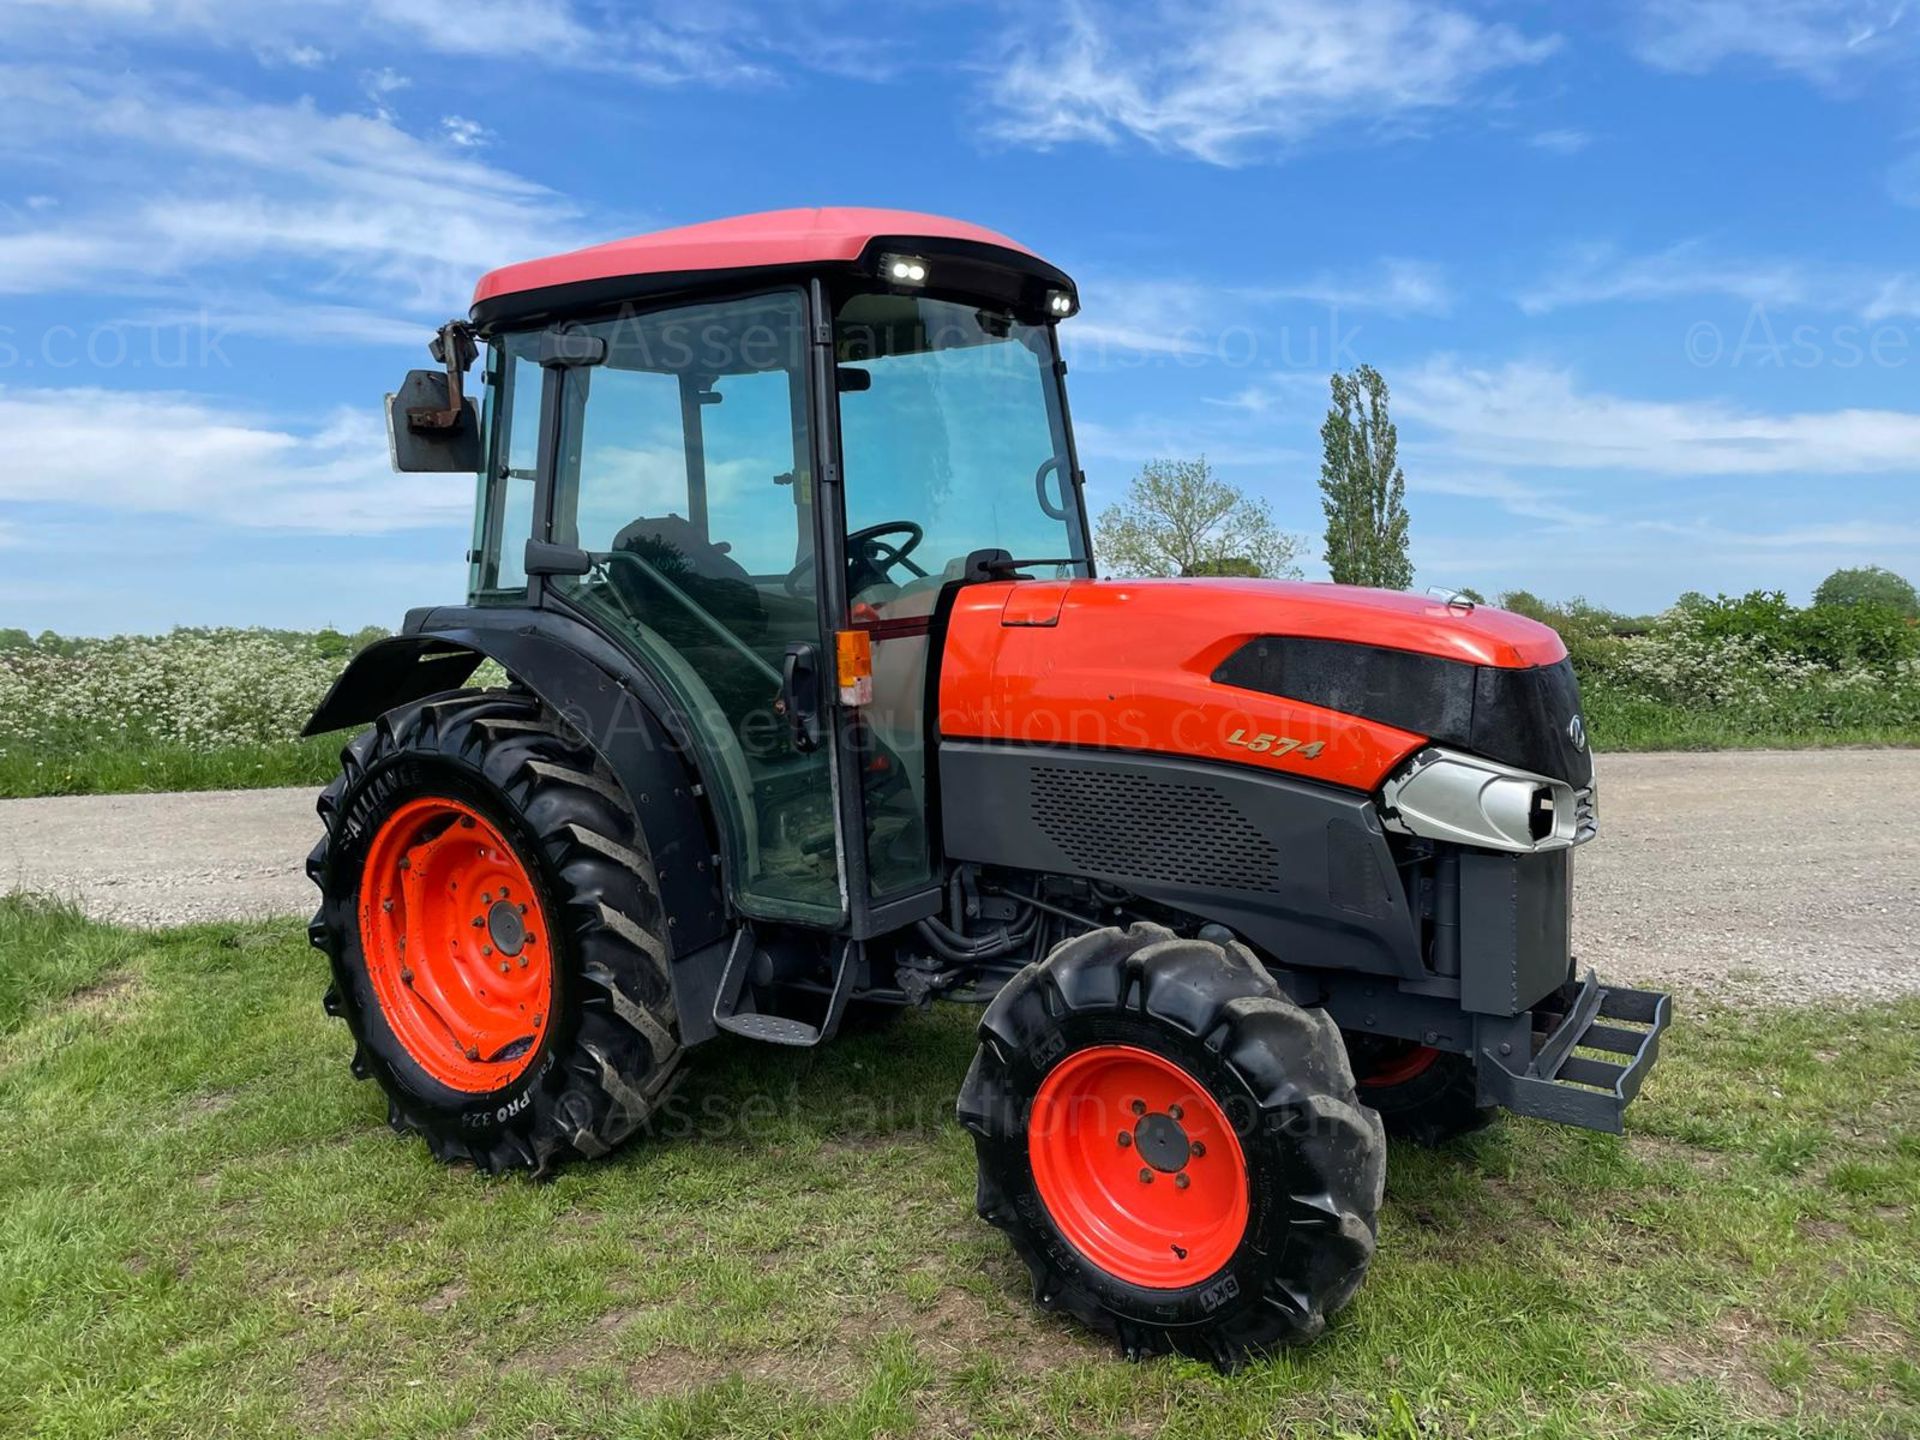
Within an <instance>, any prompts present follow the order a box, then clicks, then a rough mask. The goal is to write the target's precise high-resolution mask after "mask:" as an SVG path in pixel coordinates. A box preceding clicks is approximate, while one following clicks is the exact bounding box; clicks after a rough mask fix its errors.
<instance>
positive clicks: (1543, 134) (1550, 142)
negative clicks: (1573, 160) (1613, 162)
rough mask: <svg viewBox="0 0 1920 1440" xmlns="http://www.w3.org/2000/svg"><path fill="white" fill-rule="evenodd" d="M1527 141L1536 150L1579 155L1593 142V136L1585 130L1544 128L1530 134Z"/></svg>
mask: <svg viewBox="0 0 1920 1440" xmlns="http://www.w3.org/2000/svg"><path fill="white" fill-rule="evenodd" d="M1527 143H1528V144H1529V145H1531V146H1533V148H1534V149H1536V150H1550V151H1552V152H1553V153H1554V154H1555V155H1578V154H1579V153H1580V152H1581V151H1582V150H1584V149H1586V148H1587V147H1588V146H1589V145H1591V144H1592V143H1593V136H1591V135H1590V134H1588V133H1587V132H1586V131H1585V130H1542V131H1539V132H1538V133H1536V134H1533V135H1529V136H1528V137H1527Z"/></svg>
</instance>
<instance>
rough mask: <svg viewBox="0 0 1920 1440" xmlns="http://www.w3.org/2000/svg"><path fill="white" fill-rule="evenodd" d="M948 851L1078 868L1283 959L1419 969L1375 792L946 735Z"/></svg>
mask: <svg viewBox="0 0 1920 1440" xmlns="http://www.w3.org/2000/svg"><path fill="white" fill-rule="evenodd" d="M939 764H940V792H941V797H942V801H941V819H942V825H943V829H944V832H945V842H946V850H947V854H948V856H949V857H950V858H952V859H955V860H970V861H975V862H978V863H981V864H986V865H994V866H1005V867H1010V868H1013V869H1019V870H1032V871H1038V872H1041V873H1044V874H1050V875H1072V876H1083V877H1086V878H1088V879H1093V880H1100V881H1104V882H1107V883H1109V884H1112V885H1116V886H1119V887H1121V888H1122V889H1125V890H1127V891H1130V892H1131V893H1133V894H1136V895H1139V896H1142V897H1144V898H1146V899H1149V900H1154V901H1158V902H1159V903H1161V904H1165V905H1170V906H1173V907H1175V908H1177V909H1180V910H1184V911H1186V912H1187V913H1188V914H1191V915H1195V916H1198V917H1199V918H1201V919H1203V920H1211V921H1217V922H1218V923H1220V924H1222V925H1225V926H1228V927H1229V928H1231V929H1232V930H1234V931H1236V932H1237V933H1239V934H1240V935H1243V936H1244V937H1246V939H1247V940H1249V941H1250V942H1252V943H1253V944H1254V945H1256V946H1258V947H1259V948H1260V949H1261V950H1263V951H1264V952H1265V953H1267V954H1268V955H1271V956H1272V957H1273V958H1274V959H1275V960H1277V961H1278V962H1280V963H1281V964H1283V965H1289V966H1298V967H1301V968H1303V969H1314V968H1330V969H1340V970H1353V971H1360V972H1364V973H1367V974H1374V975H1394V976H1405V977H1409V978H1420V977H1423V976H1424V975H1425V974H1426V970H1425V966H1424V965H1423V963H1422V960H1421V955H1420V943H1419V930H1418V925H1417V923H1416V921H1415V919H1414V917H1413V915H1412V914H1411V912H1410V909H1409V906H1408V904H1407V898H1406V894H1405V891H1404V888H1403V886H1402V884H1401V881H1400V877H1399V873H1398V871H1397V870H1396V868H1395V866H1394V862H1393V856H1392V854H1391V852H1390V851H1389V850H1388V848H1387V842H1386V836H1385V835H1384V833H1383V832H1382V830H1381V828H1380V819H1379V815H1378V813H1377V811H1376V810H1375V807H1374V806H1373V804H1372V803H1371V801H1370V800H1369V799H1368V797H1367V796H1365V795H1361V794H1357V793H1354V792H1352V791H1347V790H1342V789H1338V788H1335V787H1333V786H1322V785H1312V784H1307V783H1305V782H1302V781H1300V780H1296V779H1291V778H1289V777H1286V776H1282V775H1273V774H1266V773H1263V772H1261V771H1258V770H1253V769H1250V768H1248V767H1247V766H1245V765H1239V766H1232V767H1228V766H1221V765H1216V764H1206V763H1197V762H1195V761H1193V760H1187V759H1178V758H1174V757H1172V756H1159V755H1120V754H1114V753H1111V752H1102V751H1099V750H1092V749H1085V748H1077V747H1075V748H1068V747H1060V746H1042V745H1006V744H983V743H979V742H975V741H966V740H954V739H944V740H942V741H941V744H940V750H939Z"/></svg>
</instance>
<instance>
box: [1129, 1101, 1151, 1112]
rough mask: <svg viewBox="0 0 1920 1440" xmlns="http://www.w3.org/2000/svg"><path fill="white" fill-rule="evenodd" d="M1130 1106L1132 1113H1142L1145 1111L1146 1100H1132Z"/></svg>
mask: <svg viewBox="0 0 1920 1440" xmlns="http://www.w3.org/2000/svg"><path fill="white" fill-rule="evenodd" d="M1130 1108H1131V1109H1132V1111H1133V1113H1134V1114H1136V1115H1144V1114H1146V1113H1147V1102H1146V1101H1144V1100H1136V1101H1134V1102H1133V1104H1132V1106H1131V1107H1130Z"/></svg>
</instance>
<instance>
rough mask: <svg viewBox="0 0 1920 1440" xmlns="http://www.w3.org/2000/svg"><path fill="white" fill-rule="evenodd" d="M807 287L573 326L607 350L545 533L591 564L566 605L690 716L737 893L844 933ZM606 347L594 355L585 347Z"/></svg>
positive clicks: (560, 410)
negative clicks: (825, 672) (826, 708)
mask: <svg viewBox="0 0 1920 1440" xmlns="http://www.w3.org/2000/svg"><path fill="white" fill-rule="evenodd" d="M804 320H805V304H804V300H803V297H802V295H801V294H800V293H799V292H798V291H777V292H774V293H771V294H766V295H759V296H753V297H746V298H740V299H729V300H718V301H712V302H705V303H701V304H698V305H688V306H678V307H673V308H668V309H662V310H657V311H652V312H649V313H646V314H643V315H639V316H632V315H626V316H622V317H620V318H618V319H614V320H608V321H605V322H601V323H595V324H588V325H582V326H575V327H571V328H572V329H573V330H574V331H575V332H576V333H580V334H584V335H586V336H591V337H595V338H598V339H599V340H602V341H604V342H605V350H604V355H603V357H602V358H600V359H599V360H598V361H597V362H596V363H593V364H591V365H584V366H581V365H575V366H570V367H568V368H566V369H564V370H562V371H561V372H560V373H559V375H558V376H557V377H550V380H549V383H556V381H557V383H558V384H559V385H560V386H561V397H560V403H558V405H557V406H556V407H554V408H555V409H556V411H557V413H556V414H555V416H554V419H553V424H554V426H555V428H556V429H557V430H558V432H559V434H558V437H557V448H556V449H555V451H554V452H553V453H554V457H555V458H554V482H553V486H552V492H553V493H552V497H551V503H550V524H551V530H550V534H551V538H552V539H553V541H554V542H555V543H556V544H560V545H567V546H577V547H579V548H581V549H584V550H585V551H587V552H588V556H589V558H590V561H591V569H590V570H589V572H588V573H587V574H585V575H581V576H556V577H555V578H554V580H553V582H552V583H553V587H554V592H555V593H556V595H557V596H558V597H559V598H560V599H561V600H562V601H563V602H564V603H566V604H568V605H571V606H574V607H577V608H578V609H580V610H581V611H583V612H586V614H588V615H589V616H590V617H591V618H593V619H594V620H595V621H596V622H597V623H598V625H599V626H600V628H602V629H604V630H607V631H609V632H610V633H612V634H613V635H614V636H616V637H617V638H618V639H619V640H621V641H622V642H623V643H624V644H626V645H627V646H628V647H629V648H630V649H632V650H633V651H634V652H635V653H636V655H637V656H638V657H639V659H640V660H641V662H642V663H643V664H644V665H645V666H646V668H647V669H648V670H649V671H650V672H651V673H652V674H653V675H654V676H655V677H656V678H657V679H658V680H659V681H660V683H661V684H663V685H664V686H665V687H666V688H667V689H668V690H669V691H670V692H671V693H672V694H673V695H674V696H675V698H676V699H677V700H678V701H679V702H680V705H681V707H682V708H683V710H684V711H685V713H686V715H687V717H688V720H689V723H690V725H691V727H692V728H693V730H694V732H695V735H696V739H697V741H698V743H699V745H700V748H701V750H702V752H703V755H704V758H705V760H706V762H707V773H708V775H709V776H710V777H712V779H713V782H714V787H713V788H714V789H715V790H716V791H717V792H718V793H716V794H714V795H713V797H712V798H713V800H714V801H715V803H716V805H717V806H718V807H719V809H720V810H721V812H722V815H723V818H724V821H725V824H724V826H723V828H724V829H725V830H726V832H727V835H726V843H727V846H728V850H729V852H730V853H729V857H728V859H729V864H728V867H727V869H728V876H729V880H730V888H731V891H732V898H733V900H734V902H735V903H736V904H737V905H738V906H739V908H740V909H741V910H742V911H743V912H745V913H746V914H748V915H753V916H757V917H760V918H768V919H780V920H792V921H800V922H805V923H812V924H821V925H837V924H838V923H839V922H840V921H841V920H842V919H843V918H844V916H845V913H846V908H847V906H846V893H847V887H846V880H845V845H844V843H843V826H842V824H841V819H840V815H839V813H838V808H837V806H836V803H835V783H834V775H833V773H832V767H831V763H830V762H831V757H832V750H833V747H832V746H831V745H830V744H828V743H824V737H825V735H826V734H829V733H830V731H828V730H827V729H826V728H825V724H824V722H825V721H826V720H827V719H828V718H829V717H826V716H824V715H823V716H821V717H820V718H819V720H817V721H814V722H812V724H811V727H810V725H809V717H808V715H807V714H806V713H805V711H806V710H807V708H808V704H809V702H811V701H812V700H813V699H814V698H815V697H816V695H817V696H818V699H819V703H821V704H825V703H826V702H827V699H828V697H827V696H826V695H825V693H824V692H825V687H824V685H823V686H820V687H819V689H818V690H817V691H816V690H814V689H813V688H812V687H810V686H809V685H808V683H807V682H808V676H807V673H806V672H807V669H808V660H809V657H812V658H813V662H814V664H815V665H816V666H817V657H818V656H820V655H821V654H824V653H826V652H827V647H826V646H825V645H824V644H823V640H824V636H823V625H822V607H821V604H820V600H819V595H818V582H819V577H820V574H821V565H820V563H819V561H820V556H819V554H818V545H819V538H818V531H819V527H818V526H817V525H816V523H815V519H814V504H813V496H814V461H813V453H814V447H813V439H812V427H811V425H810V422H809V416H810V405H809V391H808V384H807V367H806V358H807V344H806V327H805V323H804ZM589 348H594V347H591V346H590V347H589Z"/></svg>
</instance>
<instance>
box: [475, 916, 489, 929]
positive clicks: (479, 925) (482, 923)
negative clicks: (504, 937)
mask: <svg viewBox="0 0 1920 1440" xmlns="http://www.w3.org/2000/svg"><path fill="white" fill-rule="evenodd" d="M473 928H474V929H476V930H484V929H486V928H487V917H486V916H484V915H476V916H474V917H473Z"/></svg>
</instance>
